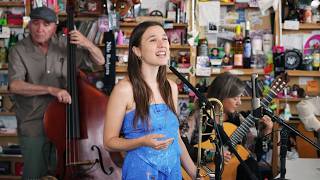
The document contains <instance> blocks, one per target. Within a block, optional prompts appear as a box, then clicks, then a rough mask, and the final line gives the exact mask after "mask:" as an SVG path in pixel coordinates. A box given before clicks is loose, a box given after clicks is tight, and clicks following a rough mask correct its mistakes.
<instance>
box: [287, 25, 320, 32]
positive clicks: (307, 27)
mask: <svg viewBox="0 0 320 180" xmlns="http://www.w3.org/2000/svg"><path fill="white" fill-rule="evenodd" d="M283 27H284V26H283V24H282V29H283V30H285V31H299V30H320V23H317V24H315V23H299V30H294V29H284V28H283Z"/></svg>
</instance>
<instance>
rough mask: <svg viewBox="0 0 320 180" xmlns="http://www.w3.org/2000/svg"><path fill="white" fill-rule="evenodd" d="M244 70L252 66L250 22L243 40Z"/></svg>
mask: <svg viewBox="0 0 320 180" xmlns="http://www.w3.org/2000/svg"><path fill="white" fill-rule="evenodd" d="M243 47H244V51H243V68H250V66H251V54H252V53H251V52H252V51H251V49H252V48H251V39H250V22H249V21H247V22H246V31H245V37H244V40H243Z"/></svg>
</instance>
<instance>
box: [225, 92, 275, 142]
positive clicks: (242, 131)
mask: <svg viewBox="0 0 320 180" xmlns="http://www.w3.org/2000/svg"><path fill="white" fill-rule="evenodd" d="M276 95H277V94H276V93H275V92H274V91H273V90H272V89H271V90H270V92H269V93H268V95H267V96H265V97H264V98H263V99H262V101H261V106H262V107H268V106H269V104H270V103H271V101H272V99H273V98H274V97H275V96H276ZM257 120H259V118H256V117H254V116H253V115H252V112H251V113H250V114H249V115H248V116H247V117H246V119H245V120H244V121H243V122H242V123H241V124H240V126H239V127H238V128H237V129H236V130H235V131H234V132H233V133H232V135H231V137H230V140H231V144H232V145H233V146H234V147H235V146H236V145H237V144H238V143H240V142H241V141H242V139H243V137H244V136H246V134H247V133H248V132H249V129H250V128H251V127H253V126H254V125H255V122H256V121H257Z"/></svg>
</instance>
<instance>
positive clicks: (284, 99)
mask: <svg viewBox="0 0 320 180" xmlns="http://www.w3.org/2000/svg"><path fill="white" fill-rule="evenodd" d="M278 99H279V102H300V101H302V100H304V99H308V98H278Z"/></svg>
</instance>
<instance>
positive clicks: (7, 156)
mask: <svg viewBox="0 0 320 180" xmlns="http://www.w3.org/2000/svg"><path fill="white" fill-rule="evenodd" d="M0 157H3V158H22V155H21V154H0Z"/></svg>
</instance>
